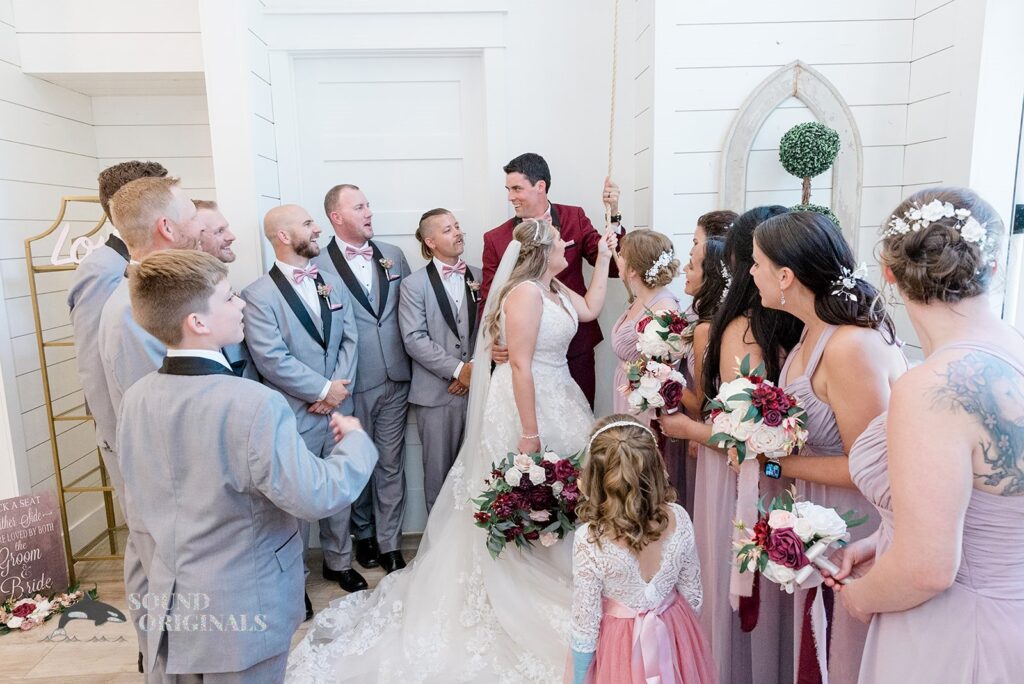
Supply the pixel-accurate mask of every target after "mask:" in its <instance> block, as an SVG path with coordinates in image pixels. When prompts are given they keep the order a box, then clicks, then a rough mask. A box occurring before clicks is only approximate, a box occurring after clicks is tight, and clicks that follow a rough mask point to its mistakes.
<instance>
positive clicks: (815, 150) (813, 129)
mask: <svg viewBox="0 0 1024 684" xmlns="http://www.w3.org/2000/svg"><path fill="white" fill-rule="evenodd" d="M837 154H839V134H838V133H836V132H835V131H834V130H832V129H831V128H829V127H828V126H826V125H825V124H823V123H818V122H817V121H809V122H807V123H802V124H797V125H796V126H793V127H792V128H790V129H789V130H788V131H786V133H785V135H783V136H782V140H780V141H779V161H780V162H782V168H784V169H786V171H788V172H789V173H791V174H793V175H794V176H796V177H797V178H814V177H815V176H817V175H819V174H822V173H825V172H826V171H828V170H829V167H831V166H832V162H834V161H835V160H836V155H837Z"/></svg>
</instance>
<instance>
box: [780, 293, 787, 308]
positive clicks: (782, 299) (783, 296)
mask: <svg viewBox="0 0 1024 684" xmlns="http://www.w3.org/2000/svg"><path fill="white" fill-rule="evenodd" d="M779 306H786V293H785V292H784V291H783V292H779Z"/></svg>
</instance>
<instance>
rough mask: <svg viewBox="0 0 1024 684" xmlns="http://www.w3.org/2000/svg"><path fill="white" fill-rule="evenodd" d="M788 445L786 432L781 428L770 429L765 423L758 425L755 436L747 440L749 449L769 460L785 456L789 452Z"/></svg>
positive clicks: (752, 435) (754, 432)
mask: <svg viewBox="0 0 1024 684" xmlns="http://www.w3.org/2000/svg"><path fill="white" fill-rule="evenodd" d="M787 443H788V439H787V435H786V431H785V430H783V429H782V428H781V427H769V426H767V425H765V424H764V423H762V424H760V425H758V426H757V427H756V428H755V429H754V431H753V434H751V435H750V438H749V439H748V440H747V448H749V449H750V450H751V451H753V452H754V453H757V454H764V455H765V456H768V457H769V458H778V457H780V456H785V455H787V454H788V453H789V452H788V450H787V449H786V446H787Z"/></svg>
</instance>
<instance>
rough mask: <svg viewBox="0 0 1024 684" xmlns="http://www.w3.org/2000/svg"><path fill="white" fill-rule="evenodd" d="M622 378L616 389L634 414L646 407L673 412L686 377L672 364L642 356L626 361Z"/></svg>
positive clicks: (681, 398) (675, 409)
mask: <svg viewBox="0 0 1024 684" xmlns="http://www.w3.org/2000/svg"><path fill="white" fill-rule="evenodd" d="M626 380H627V383H626V384H625V385H623V386H622V387H620V388H619V391H620V392H622V393H623V394H625V395H626V397H627V399H628V401H629V405H630V407H631V408H633V410H634V411H635V412H636V413H642V412H643V411H646V410H648V409H662V410H663V412H664V413H675V412H676V411H678V410H679V407H680V406H681V405H682V402H683V390H684V389H686V380H685V378H683V374H682V373H680V372H679V371H677V370H676V369H675V367H674V366H670V365H668V364H664V363H661V362H659V361H654V360H652V359H648V358H646V357H643V356H642V357H640V358H639V359H637V360H636V361H630V362H627V363H626Z"/></svg>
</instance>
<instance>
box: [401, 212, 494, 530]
mask: <svg viewBox="0 0 1024 684" xmlns="http://www.w3.org/2000/svg"><path fill="white" fill-rule="evenodd" d="M416 239H417V240H419V242H420V251H421V252H422V253H423V258H424V259H427V260H429V263H428V264H427V265H426V266H425V267H423V268H421V269H420V270H418V271H416V272H415V273H413V274H412V275H410V276H409V277H408V278H406V279H405V282H403V283H402V301H401V303H400V304H399V306H398V322H399V325H400V327H401V329H402V339H403V340H404V342H405V350H406V351H407V352H408V353H409V356H410V357H411V358H412V386H411V387H410V389H409V403H410V404H413V405H415V406H416V426H417V428H418V430H419V434H420V441H421V443H422V444H423V492H424V495H425V497H426V500H427V511H430V510H431V509H432V508H433V507H434V502H435V501H436V500H437V495H438V493H439V492H440V491H441V485H442V484H444V479H445V478H446V477H447V476H448V471H449V470H450V469H451V467H452V463H454V462H455V457H456V456H457V455H458V452H459V446H460V445H461V444H462V437H463V433H464V432H465V426H466V406H467V401H468V397H467V395H468V394H469V380H470V376H471V374H472V372H473V357H472V354H473V347H474V345H475V344H476V331H477V323H478V321H477V301H478V297H477V292H478V291H479V283H480V278H481V275H480V269H478V268H476V267H474V266H467V265H466V262H464V261H463V260H462V253H463V252H464V251H465V249H466V244H465V239H464V237H463V234H462V230H461V229H460V228H459V222H458V221H457V220H456V219H455V216H453V215H452V213H451V212H450V211H448V210H447V209H431V210H430V211H428V212H427V213H425V214H423V216H422V218H420V224H419V227H418V228H417V229H416Z"/></svg>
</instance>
